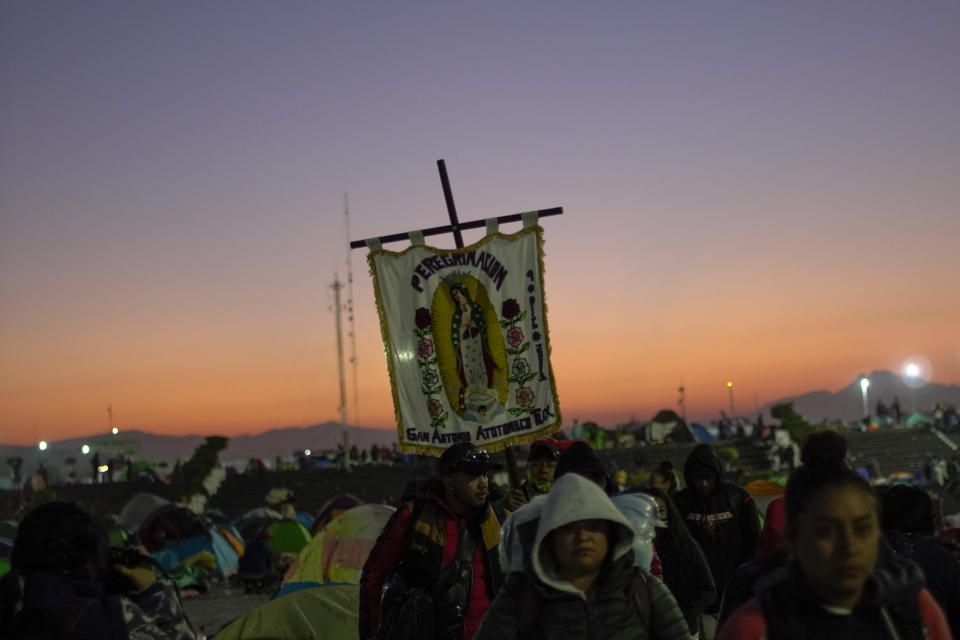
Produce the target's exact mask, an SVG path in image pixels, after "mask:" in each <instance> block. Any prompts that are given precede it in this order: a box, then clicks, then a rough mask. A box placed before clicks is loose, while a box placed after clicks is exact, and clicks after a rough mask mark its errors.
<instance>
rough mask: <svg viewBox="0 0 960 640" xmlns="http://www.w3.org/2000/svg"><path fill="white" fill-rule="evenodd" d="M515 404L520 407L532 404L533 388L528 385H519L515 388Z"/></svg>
mask: <svg viewBox="0 0 960 640" xmlns="http://www.w3.org/2000/svg"><path fill="white" fill-rule="evenodd" d="M517 404H519V405H520V406H522V407H529V406H530V405H531V404H533V389H531V388H530V387H520V388H519V389H517Z"/></svg>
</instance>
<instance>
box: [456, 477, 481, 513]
mask: <svg viewBox="0 0 960 640" xmlns="http://www.w3.org/2000/svg"><path fill="white" fill-rule="evenodd" d="M450 475H451V480H450V488H451V491H452V492H453V495H454V497H455V498H456V499H457V500H458V501H459V502H460V503H461V504H462V505H463V506H465V507H467V508H468V509H471V510H472V509H478V508H480V507H482V506H483V505H484V504H486V502H487V498H489V497H490V488H489V485H488V484H487V476H486V475H478V476H475V475H468V474H466V473H462V472H460V471H457V472H456V473H452V474H450Z"/></svg>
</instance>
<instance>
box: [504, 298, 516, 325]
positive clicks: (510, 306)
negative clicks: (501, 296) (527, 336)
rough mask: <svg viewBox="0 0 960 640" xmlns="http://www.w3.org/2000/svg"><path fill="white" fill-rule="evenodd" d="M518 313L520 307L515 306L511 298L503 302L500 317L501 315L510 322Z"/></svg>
mask: <svg viewBox="0 0 960 640" xmlns="http://www.w3.org/2000/svg"><path fill="white" fill-rule="evenodd" d="M518 313H520V305H519V304H517V301H516V300H514V299H513V298H510V299H509V300H504V301H503V307H501V309H500V315H502V316H503V317H504V318H506V319H507V320H510V319H511V318H513V317H514V316H516V315H517V314H518Z"/></svg>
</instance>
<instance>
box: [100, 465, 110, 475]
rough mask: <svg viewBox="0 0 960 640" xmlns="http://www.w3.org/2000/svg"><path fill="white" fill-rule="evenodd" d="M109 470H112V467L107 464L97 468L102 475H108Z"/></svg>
mask: <svg viewBox="0 0 960 640" xmlns="http://www.w3.org/2000/svg"><path fill="white" fill-rule="evenodd" d="M109 470H110V467H109V466H108V465H105V464H102V465H100V466H99V467H97V471H99V472H100V473H106V472H107V471H109Z"/></svg>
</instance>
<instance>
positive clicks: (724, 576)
mask: <svg viewBox="0 0 960 640" xmlns="http://www.w3.org/2000/svg"><path fill="white" fill-rule="evenodd" d="M683 477H684V479H685V480H686V482H687V486H686V487H684V488H683V489H681V490H680V491H678V492H677V495H676V499H675V500H674V502H675V503H676V505H677V510H678V511H679V512H680V515H681V516H682V517H683V520H684V522H686V523H687V528H688V529H689V530H690V533H691V535H693V539H694V540H696V541H697V543H698V544H699V545H700V548H701V549H703V553H704V555H705V556H706V557H707V563H708V564H709V565H710V572H711V574H713V582H714V585H715V586H716V590H717V593H716V597H715V598H714V600H713V602H712V603H711V604H710V606H709V607H707V609H706V611H705V613H706V614H707V615H708V616H710V617H711V618H712V616H713V614H716V612H717V610H718V609H719V607H720V599H721V597H722V595H723V590H724V589H725V588H726V586H727V582H729V581H730V578H732V577H733V573H734V571H736V569H737V567H738V566H740V565H741V564H744V563H745V562H749V561H751V560H753V557H754V556H755V555H756V552H757V541H758V540H759V538H760V519H759V517H758V514H757V505H756V503H754V501H753V499H752V498H751V497H750V494H749V493H747V492H746V491H745V490H744V489H742V488H740V487H738V486H736V485H734V484H731V483H729V482H724V481H723V467H722V466H721V464H720V459H719V458H717V455H716V453H714V450H713V448H712V447H711V446H710V445H707V444H699V445H697V446H696V447H694V448H693V450H692V451H691V452H690V455H689V456H687V461H686V462H685V463H684V465H683ZM704 626H705V627H706V633H707V635H708V636H709V635H710V634H712V632H713V629H712V627H713V620H712V619H710V620H707V619H705V620H704Z"/></svg>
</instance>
